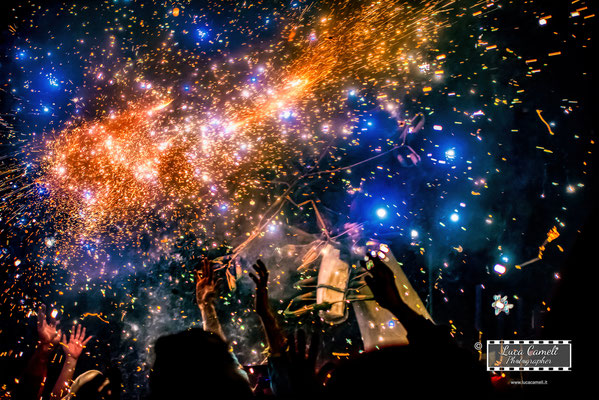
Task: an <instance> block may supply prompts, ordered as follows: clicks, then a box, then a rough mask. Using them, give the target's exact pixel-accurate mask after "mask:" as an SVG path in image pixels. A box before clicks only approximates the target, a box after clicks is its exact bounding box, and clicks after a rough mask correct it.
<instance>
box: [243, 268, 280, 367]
mask: <svg viewBox="0 0 599 400" xmlns="http://www.w3.org/2000/svg"><path fill="white" fill-rule="evenodd" d="M252 268H253V269H254V271H256V273H257V275H255V274H253V273H251V272H250V278H252V280H253V281H254V283H255V284H256V303H255V307H256V313H257V314H258V316H259V317H260V320H261V321H262V325H263V326H264V331H265V333H266V340H267V342H268V346H269V348H270V353H271V355H274V356H276V355H280V354H282V353H283V352H284V351H285V348H286V346H287V339H286V338H285V335H284V334H283V331H282V330H281V327H280V326H279V324H278V322H277V319H276V317H275V315H274V313H273V312H272V309H271V308H270V304H268V269H266V265H264V263H263V262H262V260H258V261H256V264H254V265H253V266H252Z"/></svg>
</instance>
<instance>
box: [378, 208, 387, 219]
mask: <svg viewBox="0 0 599 400" xmlns="http://www.w3.org/2000/svg"><path fill="white" fill-rule="evenodd" d="M376 216H377V217H379V218H385V217H386V216H387V210H385V209H384V208H379V209H378V210H376Z"/></svg>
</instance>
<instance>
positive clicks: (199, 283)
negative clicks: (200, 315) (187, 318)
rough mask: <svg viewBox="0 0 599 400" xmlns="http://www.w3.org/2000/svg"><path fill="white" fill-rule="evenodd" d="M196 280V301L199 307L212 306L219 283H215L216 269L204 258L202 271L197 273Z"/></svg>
mask: <svg viewBox="0 0 599 400" xmlns="http://www.w3.org/2000/svg"><path fill="white" fill-rule="evenodd" d="M195 280H196V300H197V302H198V306H200V307H202V306H203V305H205V304H212V302H213V301H214V298H215V297H216V286H217V284H218V282H215V281H214V268H213V267H212V263H211V262H210V260H208V259H206V258H203V259H202V261H201V269H198V270H196V271H195Z"/></svg>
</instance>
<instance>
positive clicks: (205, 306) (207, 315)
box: [195, 259, 226, 340]
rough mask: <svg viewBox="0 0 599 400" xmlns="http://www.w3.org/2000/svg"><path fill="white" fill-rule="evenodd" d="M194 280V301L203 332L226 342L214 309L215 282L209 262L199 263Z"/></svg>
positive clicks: (204, 260)
mask: <svg viewBox="0 0 599 400" xmlns="http://www.w3.org/2000/svg"><path fill="white" fill-rule="evenodd" d="M195 279H196V300H197V303H198V307H199V308H200V311H201V312H202V324H203V327H204V330H205V331H209V332H214V333H216V334H217V335H219V336H220V337H221V338H222V339H223V340H226V338H225V334H224V333H223V329H222V327H221V325H220V322H219V320H218V315H217V314H216V308H215V307H214V300H215V298H216V285H217V282H215V280H214V268H213V267H212V264H211V262H210V261H209V260H207V259H203V260H202V261H201V269H200V270H197V271H196V272H195Z"/></svg>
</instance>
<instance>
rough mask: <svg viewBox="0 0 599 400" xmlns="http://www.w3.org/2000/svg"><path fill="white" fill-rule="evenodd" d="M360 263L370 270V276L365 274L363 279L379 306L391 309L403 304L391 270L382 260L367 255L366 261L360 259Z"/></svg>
mask: <svg viewBox="0 0 599 400" xmlns="http://www.w3.org/2000/svg"><path fill="white" fill-rule="evenodd" d="M360 264H361V265H362V267H363V268H365V269H366V270H367V271H368V272H370V275H371V276H368V275H367V276H366V277H365V278H364V279H365V281H366V283H367V284H368V286H369V287H370V290H372V294H373V295H374V299H375V300H376V301H377V303H379V304H380V306H381V307H384V308H386V309H389V310H393V309H395V308H396V307H398V306H401V305H403V304H404V303H403V300H402V299H401V295H400V294H399V290H397V285H396V284H395V276H394V275H393V271H391V269H390V268H389V267H388V266H387V265H386V264H385V263H384V262H383V261H381V260H380V259H379V258H378V257H371V256H368V261H364V260H361V261H360Z"/></svg>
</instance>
